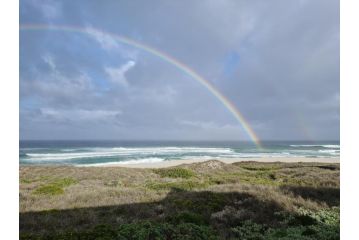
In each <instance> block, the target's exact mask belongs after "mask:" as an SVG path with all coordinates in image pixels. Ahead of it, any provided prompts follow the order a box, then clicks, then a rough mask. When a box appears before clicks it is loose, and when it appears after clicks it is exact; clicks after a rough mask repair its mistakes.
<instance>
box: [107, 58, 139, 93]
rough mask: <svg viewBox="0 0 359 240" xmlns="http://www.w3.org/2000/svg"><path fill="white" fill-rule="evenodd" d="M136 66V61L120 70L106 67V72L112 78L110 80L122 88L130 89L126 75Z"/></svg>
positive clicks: (128, 63)
mask: <svg viewBox="0 0 359 240" xmlns="http://www.w3.org/2000/svg"><path fill="white" fill-rule="evenodd" d="M135 65H136V62H135V61H132V60H130V61H128V62H127V63H125V64H123V65H122V66H120V67H118V68H111V67H106V68H105V72H106V73H107V74H108V76H109V77H110V80H111V81H112V82H113V83H115V84H120V85H122V86H125V87H128V82H127V79H126V77H125V74H126V73H127V72H128V71H129V70H130V69H132V68H133V67H134V66H135Z"/></svg>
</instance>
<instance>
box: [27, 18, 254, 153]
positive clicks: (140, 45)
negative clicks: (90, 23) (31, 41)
mask: <svg viewBox="0 0 359 240" xmlns="http://www.w3.org/2000/svg"><path fill="white" fill-rule="evenodd" d="M20 30H23V31H38V30H51V31H65V32H76V33H83V34H91V33H98V34H101V35H103V36H107V37H111V38H113V39H115V40H117V41H119V42H121V43H124V44H127V45H130V46H133V47H136V48H139V49H141V50H144V51H146V52H148V53H151V54H153V55H155V56H157V57H159V58H161V59H162V60H164V61H165V62H168V63H170V64H172V65H173V66H175V67H176V68H178V69H179V70H181V71H182V72H184V73H186V74H187V75H189V76H190V77H191V78H193V79H194V80H196V81H197V82H199V83H200V84H201V85H203V86H204V87H205V88H206V89H207V90H208V91H210V92H211V93H212V95H214V96H215V97H216V98H217V99H218V100H219V101H220V102H221V103H222V104H223V105H224V106H225V107H226V109H228V111H229V112H230V113H231V114H232V115H233V116H234V117H235V118H236V120H237V121H238V122H239V123H240V124H241V126H242V127H243V129H244V130H245V131H246V133H247V134H248V136H249V137H250V139H251V140H252V141H253V142H254V144H255V145H256V146H257V148H261V142H260V140H259V138H258V137H257V135H256V134H255V132H254V131H253V129H252V128H251V127H250V125H249V123H248V122H247V121H246V119H245V118H244V116H243V114H242V113H241V112H240V111H239V110H238V109H237V108H236V107H235V105H234V104H233V103H232V102H231V101H230V100H229V99H228V98H226V97H225V96H224V95H223V94H222V93H221V92H220V91H219V90H218V89H217V88H216V87H215V86H213V84H211V83H210V82H209V81H208V80H206V79H205V78H203V77H202V76H201V75H199V74H198V73H197V72H196V71H195V70H193V69H191V68H190V67H189V66H187V65H185V64H184V63H182V62H180V61H179V60H177V59H175V58H174V57H172V56H170V55H168V54H167V53H164V52H162V51H159V50H158V49H155V48H153V47H150V46H148V45H145V44H143V43H140V42H137V41H135V40H132V39H130V38H128V37H124V36H121V35H117V34H113V33H109V32H104V31H101V30H98V29H94V28H92V27H91V28H90V31H89V29H88V28H81V27H76V26H63V25H42V24H23V25H20Z"/></svg>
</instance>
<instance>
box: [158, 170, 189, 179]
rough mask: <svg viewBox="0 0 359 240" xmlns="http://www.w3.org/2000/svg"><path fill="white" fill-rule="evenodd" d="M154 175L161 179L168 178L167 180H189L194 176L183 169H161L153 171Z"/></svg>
mask: <svg viewBox="0 0 359 240" xmlns="http://www.w3.org/2000/svg"><path fill="white" fill-rule="evenodd" d="M153 171H154V172H155V173H156V174H158V175H160V176H161V177H163V178H164V177H169V178H186V179H188V178H191V177H194V176H196V174H195V173H194V172H193V171H192V170H190V169H185V168H163V169H155V170H153Z"/></svg>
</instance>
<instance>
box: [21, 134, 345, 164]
mask: <svg viewBox="0 0 359 240" xmlns="http://www.w3.org/2000/svg"><path fill="white" fill-rule="evenodd" d="M339 155H340V143H339V142H338V141H322V142H298V141H267V142H262V147H261V148H258V147H257V146H256V145H254V144H253V143H251V142H224V141H222V142H206V141H195V142H192V141H29V140H26V141H25V140H24V141H20V148H19V158H20V164H62V165H64V164H66V165H78V166H97V165H106V164H133V163H154V162H161V161H172V160H190V159H201V160H206V159H208V160H210V159H223V158H246V159H248V161H249V160H250V159H251V158H261V157H266V158H271V157H276V158H281V157H285V158H290V157H311V158H312V157H315V158H322V157H325V158H335V157H339Z"/></svg>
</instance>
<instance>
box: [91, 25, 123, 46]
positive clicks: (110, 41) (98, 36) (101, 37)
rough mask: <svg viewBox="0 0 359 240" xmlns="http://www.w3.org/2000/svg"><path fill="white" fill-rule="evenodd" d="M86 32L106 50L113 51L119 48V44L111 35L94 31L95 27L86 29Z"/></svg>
mask: <svg viewBox="0 0 359 240" xmlns="http://www.w3.org/2000/svg"><path fill="white" fill-rule="evenodd" d="M86 32H87V33H88V34H89V35H90V36H91V37H92V38H93V39H94V40H96V41H97V42H98V43H99V44H100V45H101V47H102V48H104V49H106V50H113V49H117V48H119V44H118V42H117V40H116V39H114V38H113V37H111V36H110V35H108V34H106V33H103V32H101V31H99V30H96V29H94V28H93V27H89V26H88V27H86Z"/></svg>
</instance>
